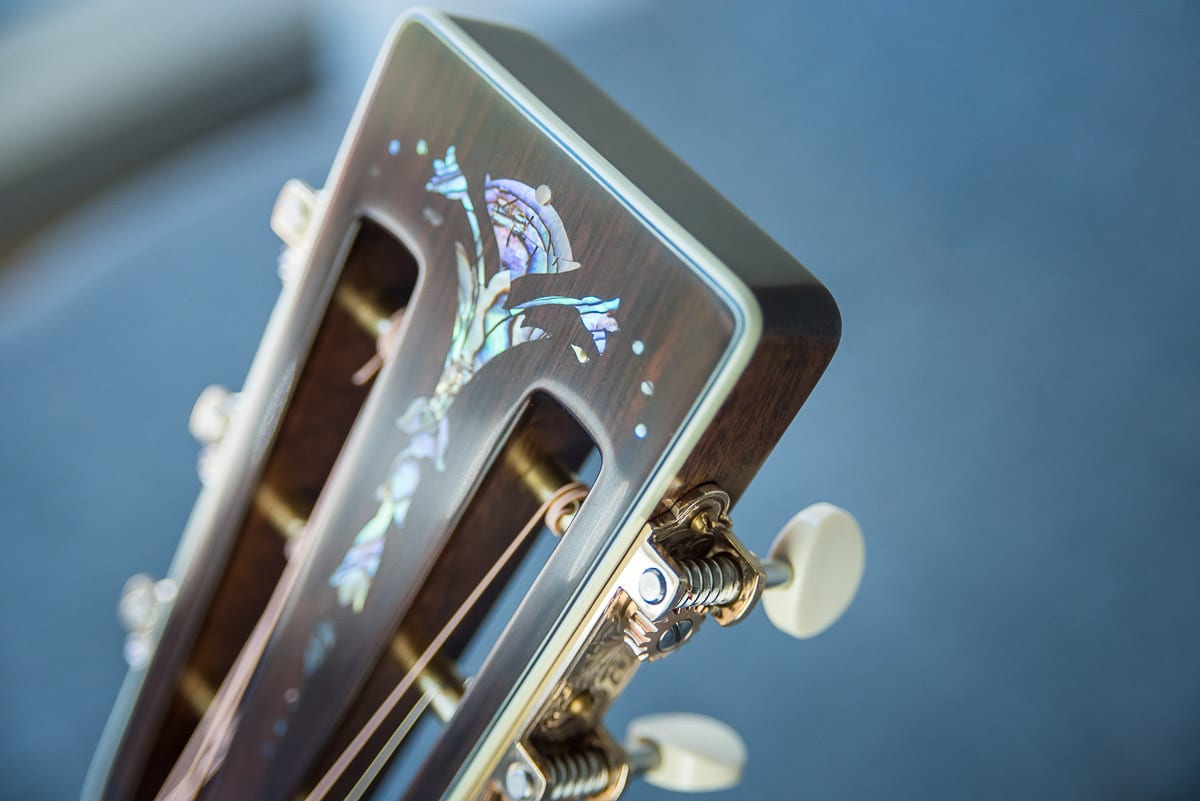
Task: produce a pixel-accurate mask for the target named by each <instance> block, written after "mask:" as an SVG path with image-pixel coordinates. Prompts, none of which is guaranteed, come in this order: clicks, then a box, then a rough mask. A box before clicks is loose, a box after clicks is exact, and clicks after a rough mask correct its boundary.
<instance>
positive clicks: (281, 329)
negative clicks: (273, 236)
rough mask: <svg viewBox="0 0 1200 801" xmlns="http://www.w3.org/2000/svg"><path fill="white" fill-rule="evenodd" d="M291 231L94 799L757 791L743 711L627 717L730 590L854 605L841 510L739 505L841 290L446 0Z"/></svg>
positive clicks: (788, 606)
mask: <svg viewBox="0 0 1200 801" xmlns="http://www.w3.org/2000/svg"><path fill="white" fill-rule="evenodd" d="M271 225H272V227H273V229H274V230H275V231H276V233H278V235H279V236H280V237H281V238H282V240H283V242H284V245H285V247H284V249H283V251H282V254H281V257H280V261H279V272H280V277H281V280H282V283H283V290H282V294H281V296H280V298H279V301H278V304H277V306H276V308H275V310H274V312H273V314H272V316H271V319H270V322H269V324H268V327H267V330H266V333H265V335H264V337H263V340H262V344H261V346H260V349H259V351H258V354H257V356H256V357H255V359H254V362H253V365H252V367H251V369H250V372H249V375H248V376H247V378H246V382H245V385H244V387H243V388H242V390H241V391H239V392H237V393H231V392H229V391H227V390H224V389H222V388H219V387H211V388H209V389H208V390H206V391H205V392H204V393H203V394H202V395H201V397H200V399H199V400H198V401H197V404H196V407H195V409H194V411H193V414H192V418H191V428H192V431H193V433H194V434H195V435H196V436H197V437H198V438H199V439H200V440H201V442H202V443H203V449H202V451H201V454H200V461H199V468H200V475H201V480H202V482H203V484H204V488H203V491H202V493H201V495H200V497H199V499H198V501H197V503H196V506H195V509H194V511H193V513H192V515H191V518H190V520H189V522H188V525H187V530H186V532H185V533H184V536H183V541H182V544H181V545H180V548H179V551H178V554H177V556H176V558H175V561H174V563H173V565H172V567H171V570H170V573H169V576H168V577H167V578H165V579H161V580H158V581H155V580H152V579H150V578H148V577H145V576H135V577H134V578H133V579H131V580H130V582H129V584H128V585H127V586H126V589H125V591H124V593H123V595H122V598H121V608H120V612H121V616H122V620H123V621H124V622H125V625H126V626H127V628H128V632H129V633H128V637H127V640H126V643H125V653H126V658H127V659H128V661H129V663H130V667H131V669H130V673H129V677H128V679H127V681H126V683H125V686H124V687H123V689H122V691H121V695H120V698H119V699H118V702H117V705H116V709H115V710H114V712H113V715H112V718H111V720H110V723H109V725H108V727H107V729H106V732H105V735H104V739H103V741H102V743H101V745H100V747H99V750H98V753H97V755H96V757H95V760H94V763H93V766H92V769H91V771H90V774H89V778H88V782H87V785H86V787H85V789H84V797H85V798H87V799H106V800H107V799H160V800H161V801H184V800H185V799H186V800H188V801H191V799H206V800H208V801H212V800H214V799H223V800H231V799H264V800H265V801H291V800H292V799H308V801H317V800H318V799H326V798H338V799H360V798H368V797H369V798H375V799H406V801H416V800H417V799H439V798H440V799H448V800H452V801H466V800H467V799H493V800H494V799H504V801H535V800H541V799H572V798H580V799H593V800H594V801H601V800H607V799H615V798H617V797H618V796H620V795H621V794H622V792H623V791H624V790H625V789H626V788H627V787H628V786H630V785H631V783H632V782H635V781H640V780H644V781H648V782H651V783H654V784H657V785H659V786H662V787H669V788H673V789H677V790H687V791H701V790H712V789H717V788H723V787H728V786H731V785H732V784H734V783H735V782H736V781H737V780H738V778H739V776H740V773H741V770H742V765H743V763H744V761H745V751H744V747H743V746H742V743H741V740H740V739H739V738H738V736H737V734H736V733H735V732H733V731H732V730H731V729H729V728H728V727H726V726H725V725H724V724H721V723H719V722H717V721H714V720H711V719H708V718H703V717H700V716H694V715H656V716H649V717H645V718H641V719H638V720H637V721H635V722H634V724H633V725H632V726H631V727H630V729H629V731H628V732H627V733H626V734H625V736H623V737H618V736H616V735H614V734H612V733H610V732H609V730H608V729H607V728H606V727H605V714H606V712H607V710H608V709H609V708H610V706H611V705H612V703H613V701H614V699H615V698H616V697H617V696H618V695H619V694H620V692H621V691H622V689H623V688H624V687H625V686H626V685H627V684H628V683H629V682H630V681H631V680H632V679H633V676H634V673H635V672H636V671H637V669H638V667H639V665H641V664H642V663H643V662H649V661H656V660H662V659H670V658H671V656H672V655H673V654H674V653H675V652H676V651H677V650H679V649H680V648H681V647H684V646H685V645H686V643H687V642H688V641H689V640H690V639H691V638H693V637H696V636H698V631H699V629H700V628H701V627H702V626H701V624H703V623H705V622H706V621H708V620H709V619H710V618H711V619H712V621H713V622H714V624H715V626H718V627H721V626H729V625H733V624H736V623H737V622H739V621H740V620H743V619H744V618H745V617H746V616H747V615H749V614H751V612H752V610H753V609H754V607H755V606H757V605H758V604H759V603H760V601H761V604H762V606H764V608H765V611H766V614H767V615H768V616H769V617H770V618H771V620H772V621H773V622H774V623H775V624H776V625H777V626H778V627H779V628H780V629H782V630H783V631H785V632H787V633H788V634H791V635H793V636H796V637H811V636H813V635H815V634H817V633H819V632H820V631H822V630H823V629H825V628H826V627H827V626H829V625H830V624H831V623H832V622H833V621H834V620H835V619H836V618H837V617H838V616H839V615H840V614H841V613H842V612H843V611H844V610H845V608H846V607H847V605H848V604H849V603H850V601H851V599H852V597H853V595H854V593H855V591H856V589H857V586H858V583H859V580H860V577H861V574H862V569H863V558H864V557H863V554H864V551H863V541H862V535H861V532H860V531H859V528H858V526H857V524H856V523H855V522H854V519H853V518H852V517H851V516H850V515H849V514H847V513H846V512H844V511H842V510H840V509H838V508H836V507H834V506H832V505H830V504H824V503H821V504H816V505H815V506H811V507H809V508H807V509H805V510H804V511H803V512H801V513H800V514H799V515H797V516H796V517H795V518H794V519H793V520H792V521H791V523H789V524H788V525H787V526H786V527H785V528H784V530H783V531H782V532H781V534H780V536H779V538H778V539H777V540H776V542H775V545H774V547H773V548H772V549H771V552H770V553H769V554H765V555H763V556H756V555H755V554H754V553H751V552H750V551H749V550H748V549H747V548H746V547H744V546H743V544H742V543H741V542H740V541H739V539H738V537H737V535H736V534H735V532H734V526H733V522H732V519H731V510H732V507H733V505H734V504H735V503H736V501H737V499H738V497H739V496H740V495H741V494H742V493H743V491H744V490H745V489H746V486H747V484H748V483H749V481H750V480H751V478H752V477H753V476H754V474H755V472H756V471H757V470H758V468H759V466H760V465H761V464H762V462H763V460H764V459H765V458H766V456H767V454H768V453H769V451H770V450H771V448H772V447H773V446H774V445H775V443H776V442H777V440H778V439H779V438H780V436H781V435H782V434H783V432H784V429H785V428H786V427H787V425H788V423H789V422H790V421H791V419H792V417H793V416H794V415H795V414H796V412H797V410H798V409H799V408H800V406H801V404H802V403H803V402H804V400H805V398H806V397H807V396H808V395H809V393H810V392H811V391H812V389H813V387H814V385H815V384H816V382H817V380H818V378H819V377H820V376H821V374H822V372H823V371H824V369H825V367H826V365H827V364H828V363H829V360H830V359H831V358H832V356H833V353H834V350H835V348H836V346H837V343H838V338H839V334H840V318H839V315H838V310H837V306H836V305H835V303H834V301H833V299H832V297H831V296H830V295H829V293H828V292H827V291H826V290H825V288H824V287H823V286H822V285H821V284H820V283H818V282H817V280H816V279H814V278H813V277H812V276H811V275H810V274H809V273H808V272H807V271H806V270H805V269H804V268H803V267H802V266H800V264H798V263H797V262H796V261H795V260H794V259H793V258H792V257H791V256H789V255H788V254H787V253H786V252H784V251H783V250H782V249H781V248H780V247H779V246H778V245H777V244H775V243H774V242H773V241H772V240H771V239H770V238H768V237H767V236H766V235H765V234H764V233H763V232H762V231H760V230H759V229H758V228H756V227H755V226H754V225H753V224H752V223H751V222H750V221H749V220H747V219H746V218H745V217H744V216H743V215H742V214H740V213H739V212H738V211H737V210H736V209H734V208H733V207H731V206H730V205H729V203H728V202H727V201H725V200H724V199H723V198H722V197H720V196H719V195H718V194H717V193H716V192H715V191H714V190H713V189H712V188H711V187H709V186H708V185H707V184H706V183H705V182H704V181H703V180H701V179H700V178H699V177H697V176H696V175H695V174H694V173H693V172H692V171H691V170H689V169H688V168H687V167H686V166H684V165H683V164H682V163H681V162H680V161H679V160H678V159H676V158H675V157H674V156H673V155H671V153H669V152H668V151H667V150H666V149H665V148H664V147H663V146H662V145H660V144H659V143H658V142H657V141H655V140H654V139H653V138H652V137H651V136H650V135H649V134H647V133H646V132H645V131H644V130H643V129H642V128H640V127H639V126H638V125H637V124H636V123H634V122H633V121H632V120H630V119H629V117H628V116H627V115H626V114H625V113H624V112H622V111H621V110H620V109H619V108H617V107H616V106H615V105H614V104H613V103H612V102H611V101H610V100H608V99H607V98H606V97H605V96H604V95H603V94H601V93H600V92H599V91H598V90H597V89H595V88H594V87H593V86H592V85H591V84H589V83H588V82H587V81H586V80H585V79H584V78H583V77H582V76H581V75H579V74H578V73H577V72H576V71H575V70H574V69H573V68H572V67H571V66H570V65H568V64H567V63H565V62H564V61H563V60H562V59H561V58H560V57H559V56H557V55H556V54H555V53H553V52H552V51H550V50H549V49H547V48H546V47H544V46H543V45H541V44H540V43H538V42H537V41H535V40H534V39H532V38H530V37H529V36H527V35H525V34H522V33H519V32H516V31H512V30H507V29H504V28H499V27H493V26H491V25H488V24H484V23H480V22H475V21H469V20H463V19H451V18H448V17H444V16H440V15H437V14H433V13H430V12H413V13H410V14H408V15H406V16H405V17H403V18H402V19H401V20H400V21H399V22H398V23H397V24H396V26H395V28H394V29H393V31H392V33H391V34H390V36H389V38H388V41H387V44H386V45H385V47H384V49H383V53H382V55H381V57H380V59H379V61H378V62H377V64H376V66H375V69H374V71H373V73H372V76H371V78H370V82H369V84H368V86H367V89H366V91H365V93H364V95H363V98H362V100H361V102H360V103H359V106H358V108H357V111H356V112H355V114H354V118H353V120H352V122H351V124H350V128H349V132H348V133H347V135H346V138H345V141H344V143H343V145H342V147H341V149H340V151H339V152H338V154H337V157H336V159H335V161H334V164H333V168H332V171H331V173H330V176H329V179H328V182H327V183H326V185H325V187H324V188H323V189H320V190H314V189H311V188H309V187H307V186H305V185H303V184H301V183H299V182H296V181H292V182H289V183H288V184H287V185H285V186H284V188H283V190H282V192H281V193H280V195H279V198H278V201H277V203H276V206H275V209H274V211H273V213H272V215H271ZM513 609H515V612H513V611H511V610H513ZM709 628H710V629H711V628H713V625H710V626H709ZM705 636H719V635H717V634H716V633H715V632H713V633H712V634H710V635H705Z"/></svg>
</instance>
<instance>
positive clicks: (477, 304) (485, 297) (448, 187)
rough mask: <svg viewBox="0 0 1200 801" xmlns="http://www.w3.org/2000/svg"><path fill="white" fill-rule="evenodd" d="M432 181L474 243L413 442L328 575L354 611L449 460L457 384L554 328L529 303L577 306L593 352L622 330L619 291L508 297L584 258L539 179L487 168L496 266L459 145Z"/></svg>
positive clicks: (412, 426)
mask: <svg viewBox="0 0 1200 801" xmlns="http://www.w3.org/2000/svg"><path fill="white" fill-rule="evenodd" d="M421 144H423V141H422V142H421V143H418V148H417V151H418V152H420V150H421V147H420V145H421ZM425 189H426V191H428V192H431V193H436V194H439V195H442V196H444V197H446V198H448V199H449V200H451V201H454V202H456V203H458V204H459V205H460V206H461V207H462V210H463V213H464V214H465V216H466V222H467V226H468V228H469V230H470V232H471V237H472V239H473V247H471V248H470V249H468V248H467V247H465V246H464V245H463V244H462V243H460V242H455V244H454V257H455V264H456V267H457V271H458V305H457V310H456V312H455V315H454V322H453V328H452V336H451V340H450V349H449V350H448V351H447V353H446V358H445V361H444V363H443V366H442V374H441V377H440V378H439V379H438V382H437V385H436V386H435V387H434V388H433V392H432V393H431V394H430V395H428V396H423V397H419V398H416V399H414V400H413V401H412V402H411V403H410V404H409V406H408V408H407V409H406V410H405V411H404V413H403V414H401V415H400V417H399V419H398V420H397V421H396V425H397V426H398V427H399V429H400V431H401V432H403V434H404V435H405V437H406V444H405V445H404V447H403V448H401V450H400V452H399V453H398V454H397V455H396V458H395V459H394V460H393V462H392V466H391V469H390V471H389V473H388V475H387V476H386V477H385V478H384V480H383V481H382V483H380V485H379V487H378V489H377V490H376V497H377V499H378V501H379V507H378V508H377V509H376V511H375V513H374V515H372V517H371V519H370V520H367V521H366V522H365V523H364V524H363V526H362V528H361V529H360V530H359V532H358V534H357V535H356V536H355V537H354V541H353V543H352V544H351V545H350V548H349V550H348V551H347V552H346V555H345V556H344V557H343V559H342V561H341V564H339V565H338V567H337V569H336V570H335V571H334V572H333V575H332V576H330V578H329V584H330V586H332V587H334V588H335V589H336V590H337V598H338V603H339V604H341V605H342V606H349V607H351V608H352V609H353V610H354V611H355V612H359V611H362V608H363V605H364V604H365V603H366V600H367V595H368V593H369V592H370V589H371V583H372V581H373V580H374V578H375V574H376V573H377V572H378V570H379V563H380V560H381V559H382V558H383V549H384V546H385V544H386V538H387V535H388V533H389V532H390V531H391V530H392V529H393V528H395V529H402V528H404V523H405V520H406V518H407V516H408V511H409V507H410V505H411V504H412V501H413V498H414V497H415V495H416V493H417V490H418V488H419V487H420V484H421V479H422V477H423V476H424V475H426V474H427V473H428V471H430V470H434V471H438V472H443V471H445V469H446V464H445V455H446V449H447V447H448V445H449V442H450V427H449V421H448V420H447V414H448V412H449V411H450V407H451V406H452V405H453V404H454V400H455V398H457V397H458V393H459V392H461V391H462V389H463V387H464V386H466V385H467V383H468V382H470V380H471V379H472V378H473V377H474V376H475V375H476V373H478V372H479V370H480V369H481V368H483V366H484V365H486V364H487V363H488V362H490V361H491V360H492V359H494V358H496V357H497V356H499V355H500V354H502V353H504V352H505V351H508V350H510V349H512V348H515V347H518V346H520V345H523V344H525V343H527V342H533V341H534V340H538V339H547V338H549V337H550V334H549V333H548V332H547V331H544V330H543V329H541V328H537V327H535V326H531V325H529V324H527V322H526V312H527V311H528V310H529V309H533V308H536V307H539V306H568V307H571V308H573V309H575V311H577V312H578V313H579V324H580V325H581V326H582V328H583V329H584V330H585V331H586V332H587V333H588V334H590V341H591V346H592V349H594V353H595V355H601V354H603V353H604V348H605V343H606V342H607V338H608V335H609V334H611V333H614V332H615V331H617V321H616V318H615V317H614V316H613V315H614V312H615V311H616V310H617V307H618V306H619V305H620V302H621V299H620V298H610V299H607V300H602V299H600V298H597V297H594V296H586V297H582V298H576V297H568V296H565V295H544V296H541V297H537V298H534V299H532V300H528V301H525V302H524V303H518V304H514V305H511V306H510V305H509V303H508V299H509V290H510V287H511V285H512V282H513V281H516V280H517V279H519V278H521V277H523V276H525V275H535V274H553V273H563V272H568V271H570V270H575V269H578V268H579V267H580V266H581V265H580V263H579V262H577V261H575V260H574V258H573V256H572V253H571V243H570V241H569V240H568V239H567V232H566V229H565V228H564V227H563V222H562V219H561V218H560V217H559V216H558V212H556V211H555V210H554V209H553V208H551V206H550V204H549V194H550V193H549V191H548V190H547V188H546V187H539V189H540V190H542V191H541V192H539V190H538V189H534V188H533V187H531V186H529V185H527V184H524V183H521V182H520V181H516V180H513V179H510V178H492V177H491V176H485V177H484V184H483V198H484V202H485V204H486V207H487V218H486V223H487V224H490V226H491V229H492V235H493V237H494V238H495V240H496V247H497V250H498V251H499V254H500V259H499V262H500V263H499V264H498V265H496V266H495V268H494V269H489V268H488V265H487V264H485V262H484V255H483V237H482V234H481V233H480V229H481V225H480V223H481V220H480V219H479V218H478V216H477V214H476V210H475V206H474V204H473V203H472V201H471V196H470V193H469V192H468V186H467V179H466V177H465V176H464V175H463V173H462V170H461V169H460V168H459V165H458V160H457V159H456V157H455V152H454V147H453V146H451V147H449V148H447V150H446V155H445V158H440V159H434V160H433V177H432V178H431V179H430V180H429V182H428V183H426V184H425ZM539 195H540V196H539ZM539 201H544V202H539ZM571 348H572V350H573V352H574V354H575V357H576V358H577V359H578V361H579V362H580V363H581V364H584V363H586V362H588V361H589V360H590V359H589V354H588V353H587V352H586V351H585V350H584V349H583V348H581V347H579V346H578V345H576V344H573V343H572V344H571Z"/></svg>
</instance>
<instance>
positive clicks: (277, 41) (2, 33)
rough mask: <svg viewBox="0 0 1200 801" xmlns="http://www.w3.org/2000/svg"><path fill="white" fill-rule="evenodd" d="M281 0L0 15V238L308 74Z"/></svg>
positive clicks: (292, 13)
mask: <svg viewBox="0 0 1200 801" xmlns="http://www.w3.org/2000/svg"><path fill="white" fill-rule="evenodd" d="M306 8H307V7H306V6H305V5H304V4H302V3H297V2H294V1H293V0H255V1H254V2H250V3H246V2H239V1H238V0H206V1H205V2H195V1H194V0H185V1H183V2H161V0H82V1H81V2H67V3H63V2H60V3H56V4H52V5H50V6H49V7H48V8H46V9H40V10H38V9H26V10H24V13H22V14H19V15H16V16H15V17H14V18H13V19H12V20H11V24H10V25H9V26H8V27H6V28H0V98H3V99H4V108H3V112H2V114H3V120H4V122H3V124H2V125H0V248H3V247H4V246H5V243H9V244H11V243H12V242H13V241H14V240H18V239H20V238H21V236H22V235H23V234H25V233H27V232H28V229H29V228H31V227H35V226H37V225H38V224H39V223H41V222H44V220H45V218H46V217H47V216H48V215H50V214H52V213H54V212H57V211H60V210H61V209H63V208H64V207H65V206H66V205H68V204H69V203H71V202H73V201H75V200H78V199H79V198H80V197H81V196H83V195H85V194H87V193H88V192H90V191H92V190H95V189H97V188H99V187H101V186H102V185H103V184H105V183H106V182H109V181H111V180H113V179H115V178H117V177H118V176H120V175H121V174H123V173H124V172H126V171H127V170H129V169H131V168H133V167H136V166H138V165H140V164H142V163H144V162H146V161H147V160H149V159H151V158H153V157H154V156H156V155H160V154H162V153H164V152H166V151H167V150H169V149H170V148H172V147H174V146H177V145H179V144H181V143H182V142H184V141H186V140H188V139H190V138H193V137H196V136H198V135H201V134H203V133H205V132H207V131H211V130H213V129H214V128H216V127H218V126H219V125H221V124H222V123H225V122H228V121H229V120H230V119H232V118H234V117H236V116H238V115H240V114H244V113H246V112H249V111H257V110H260V109H261V108H262V107H263V106H264V105H265V104H267V103H270V102H272V101H274V100H277V99H278V98H280V97H283V96H286V95H288V94H290V93H293V92H295V91H297V90H300V89H302V88H304V87H305V86H307V85H308V84H309V83H310V80H311V77H312V72H313V70H312V55H313V47H312V35H311V30H310V25H309V19H308V16H309V15H308V12H307V11H306Z"/></svg>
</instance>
